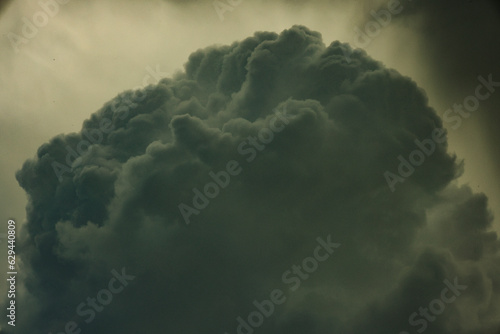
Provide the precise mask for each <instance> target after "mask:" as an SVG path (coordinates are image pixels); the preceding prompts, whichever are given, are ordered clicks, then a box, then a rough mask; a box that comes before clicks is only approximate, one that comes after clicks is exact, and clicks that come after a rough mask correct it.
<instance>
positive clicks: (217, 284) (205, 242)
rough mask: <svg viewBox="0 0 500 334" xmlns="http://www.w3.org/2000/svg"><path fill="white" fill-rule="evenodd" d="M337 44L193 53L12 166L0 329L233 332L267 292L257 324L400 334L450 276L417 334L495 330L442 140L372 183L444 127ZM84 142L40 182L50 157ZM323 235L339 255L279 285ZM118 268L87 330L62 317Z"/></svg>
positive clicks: (265, 43) (396, 79)
mask: <svg viewBox="0 0 500 334" xmlns="http://www.w3.org/2000/svg"><path fill="white" fill-rule="evenodd" d="M343 48H349V46H348V45H346V44H341V43H339V42H334V43H332V44H331V45H330V46H328V47H327V46H325V45H324V44H323V42H322V39H321V35H320V34H319V33H318V32H314V31H310V30H309V29H307V28H305V27H302V26H295V27H292V28H291V29H288V30H285V31H283V32H282V33H281V34H279V35H278V34H275V33H268V32H258V33H255V35H254V36H252V37H249V38H247V39H245V40H243V41H241V42H235V43H233V44H232V45H230V46H219V47H209V48H205V49H201V50H198V51H196V52H195V53H193V54H192V55H191V56H190V57H189V60H188V62H187V63H186V65H185V72H184V73H179V74H178V75H177V76H175V77H174V78H165V79H163V80H162V81H161V82H160V83H159V84H157V85H154V86H149V87H147V88H145V89H143V90H140V91H128V92H124V93H122V94H121V95H119V96H118V97H116V98H115V99H114V100H112V101H110V102H109V103H107V104H106V105H105V106H103V108H102V109H100V110H99V111H98V112H96V113H95V114H93V115H92V116H91V117H90V119H89V120H87V121H86V122H85V123H84V124H83V128H82V131H81V132H80V133H73V134H69V135H61V136H58V137H56V138H54V139H52V140H51V141H50V142H49V143H46V144H44V145H42V146H41V147H40V148H39V150H38V152H37V156H36V158H35V159H33V160H28V161H27V162H26V163H25V164H24V165H23V167H22V169H21V170H20V171H19V172H18V173H17V179H18V181H19V184H20V185H21V186H22V187H23V188H24V189H25V191H26V192H27V193H28V195H29V205H28V210H27V217H28V218H27V220H28V221H27V224H26V228H25V229H24V230H23V232H22V234H21V236H20V242H21V245H20V247H19V250H20V258H21V259H22V270H21V271H20V272H21V273H22V274H21V275H22V276H19V277H20V278H22V279H23V282H24V285H25V287H26V292H25V293H23V294H22V295H20V296H19V297H18V307H19V309H20V310H19V312H18V319H17V323H16V331H17V332H20V333H33V334H38V333H47V332H49V331H52V332H54V333H56V332H57V333H58V332H60V331H63V329H64V326H65V324H66V323H67V322H68V321H75V322H77V323H78V324H79V326H80V327H81V328H82V329H83V330H84V331H87V332H92V333H110V332H113V333H114V332H116V333H137V332H152V333H156V332H158V333H164V332H167V333H170V332H172V333H177V332H179V333H180V332H182V333H200V332H204V333H214V334H215V333H217V334H220V333H224V332H227V333H230V334H232V333H235V332H236V328H237V325H238V323H237V320H236V319H237V317H239V316H241V317H243V318H246V317H247V316H248V314H249V313H250V312H252V311H254V310H255V308H254V306H253V305H252V302H253V301H254V300H258V301H261V300H263V299H268V298H269V295H270V292H271V291H272V290H273V289H282V290H283V291H284V292H285V294H286V298H287V301H286V303H284V304H283V305H277V306H276V312H274V314H273V315H272V316H270V317H269V318H267V319H266V320H265V322H264V325H263V326H262V327H261V328H259V329H258V330H259V331H260V332H261V333H303V332H308V333H318V334H319V333H331V332H340V333H348V334H349V333H352V334H354V333H366V332H372V333H389V332H394V333H399V331H403V330H408V329H409V324H408V317H409V316H410V314H412V313H413V312H415V311H418V309H419V307H420V306H423V305H426V304H428V303H429V302H431V301H432V300H433V299H435V298H439V294H440V292H441V290H442V289H443V284H444V283H443V280H446V279H447V280H449V281H453V280H454V279H455V278H458V280H459V282H460V283H461V284H466V285H467V291H466V292H464V293H463V296H461V297H460V298H457V300H456V301H455V302H454V303H452V304H449V305H448V306H447V309H446V311H445V312H444V313H443V314H441V315H440V316H439V318H438V320H436V321H435V322H434V323H429V328H428V329H427V333H440V334H447V333H450V334H451V333H453V334H456V333H467V334H472V333H483V334H489V333H491V334H493V333H495V330H497V331H498V329H499V328H500V321H499V320H498V318H496V317H497V314H498V309H499V306H500V303H499V302H500V299H499V295H500V278H499V277H500V276H499V275H498V273H499V269H500V262H499V258H498V240H497V237H496V235H495V234H494V233H493V232H491V231H490V227H491V222H492V217H491V215H490V214H489V212H488V209H487V199H486V197H485V196H484V195H481V194H474V193H472V192H471V190H470V189H469V188H467V187H463V188H456V187H455V186H454V185H453V183H452V181H453V180H454V179H455V178H456V177H457V176H458V175H459V174H460V170H461V166H460V164H459V163H457V161H456V158H455V157H454V156H451V155H450V154H449V153H448V152H447V145H446V143H443V144H438V145H436V150H435V152H434V153H433V154H432V155H430V156H429V157H428V158H427V160H426V161H425V163H424V164H423V165H422V166H420V167H418V168H417V169H416V171H415V173H414V174H413V175H412V176H411V177H409V178H408V179H407V180H406V181H405V182H404V183H402V184H398V186H397V189H396V191H395V192H392V191H391V190H390V189H389V187H388V185H387V183H386V180H385V178H384V172H385V171H387V170H392V171H394V170H396V169H397V167H398V163H399V162H398V160H397V157H398V155H407V154H409V153H410V152H412V151H413V150H415V148H416V147H415V144H414V141H415V139H420V140H423V139H426V138H429V137H430V136H431V133H432V131H433V130H434V129H435V128H442V121H441V119H440V118H439V117H438V116H437V114H436V112H435V111H434V110H433V109H432V108H431V107H430V106H429V105H428V102H427V98H426V96H425V93H424V92H423V91H422V90H421V89H420V88H419V87H418V86H417V85H416V84H415V82H413V81H412V80H411V79H409V78H407V77H404V76H402V75H400V74H399V73H397V72H396V71H394V70H390V69H387V68H385V67H384V66H383V65H382V64H381V63H380V62H377V61H375V60H373V59H371V58H370V57H369V56H368V55H367V54H366V53H365V52H363V51H359V52H354V53H353V54H352V56H351V61H350V62H347V61H346V59H345V57H344V51H345V50H344V51H343ZM276 110H278V111H281V112H286V113H287V114H288V115H289V116H290V117H289V118H287V119H286V121H283V120H282V121H281V122H282V123H281V125H283V126H284V129H283V130H282V131H280V132H276V133H274V138H273V140H271V141H270V142H269V143H267V144H266V145H263V143H262V142H259V143H258V145H259V146H255V147H254V148H253V151H254V152H255V159H254V160H252V161H251V162H248V161H247V160H251V159H250V156H251V153H250V151H251V150H248V151H246V153H244V154H240V153H239V151H241V149H239V147H240V148H241V146H240V145H242V143H245V142H246V143H247V146H246V148H247V149H249V148H252V145H251V144H248V143H249V140H250V139H249V137H254V136H257V138H258V135H259V133H263V131H265V130H263V129H266V128H268V127H269V126H270V124H271V123H272V122H273V118H275V117H276V114H275V111H276ZM106 120H110V121H111V122H112V125H111V126H110V125H107V126H104V127H103V126H102V124H106ZM103 122H104V123H103ZM100 128H101V129H106V130H108V129H112V130H110V131H99V129H100ZM98 133H99V134H100V135H101V136H102V137H99V135H98ZM89 136H93V137H92V138H94V141H95V142H96V144H94V145H92V146H91V147H90V148H88V149H82V153H83V154H82V156H81V157H79V158H78V159H77V160H76V161H74V162H73V165H72V168H71V172H68V173H64V174H63V175H62V176H61V177H60V178H58V176H57V175H56V173H55V172H54V162H58V163H60V164H64V162H65V160H66V156H67V154H68V148H67V147H70V149H73V150H77V149H78V145H79V144H81V143H82V141H83V140H90V139H89ZM262 146H263V148H262ZM244 147H245V146H244ZM258 147H261V148H260V149H259V148H258ZM232 160H235V161H237V162H238V163H239V166H240V167H241V169H242V171H241V173H240V174H239V175H237V176H232V177H231V180H230V184H229V185H228V186H227V187H226V188H224V189H221V190H220V194H219V195H218V196H217V197H215V198H214V199H210V203H209V205H208V206H207V207H206V208H204V209H203V210H200V212H199V214H197V215H193V216H191V217H190V218H191V223H190V224H189V225H186V224H184V222H183V217H182V215H181V212H180V211H179V207H178V205H179V204H180V203H185V204H187V205H190V206H191V205H192V201H193V196H194V193H193V188H197V189H203V187H204V185H205V184H206V183H207V182H209V181H211V176H209V173H210V172H215V173H217V172H219V171H221V170H225V169H226V168H227V167H226V166H227V163H228V162H229V161H232ZM328 235H331V240H332V241H333V242H337V243H341V247H340V248H338V250H337V251H336V252H335V253H334V254H333V255H332V256H331V258H329V259H328V260H327V261H325V262H322V263H320V265H319V268H318V270H317V271H315V272H314V273H312V274H311V277H309V278H308V279H304V280H303V282H301V287H300V288H299V289H297V291H295V292H292V291H291V290H290V285H289V284H286V283H284V282H283V281H282V273H284V272H285V271H286V270H288V269H289V268H291V266H292V265H294V264H300V263H301V262H302V261H303V259H304V258H306V257H308V256H310V255H311V254H312V250H313V249H314V248H315V247H316V243H317V241H316V239H317V238H318V237H321V238H325V239H326V238H327V236H328ZM121 268H126V271H127V273H129V274H130V275H134V276H135V277H136V278H135V280H134V281H132V282H131V283H130V284H129V285H128V286H127V287H126V288H125V290H124V291H123V292H121V293H120V294H119V295H116V296H115V297H114V300H113V301H112V303H111V304H110V305H108V306H106V307H105V310H104V311H102V312H101V313H97V316H96V318H95V319H94V320H93V321H92V322H91V323H89V324H86V323H85V321H84V320H85V318H82V317H80V316H79V315H77V313H76V311H75V309H76V308H77V306H78V305H79V304H80V303H81V302H84V301H85V300H86V298H87V297H91V296H96V294H97V293H98V291H100V289H102V288H103V287H106V286H107V284H108V282H109V280H110V278H111V277H112V274H111V270H112V269H116V270H117V271H120V270H121ZM5 322H6V320H5V319H3V321H2V326H3V327H4V330H3V332H4V333H10V332H13V331H10V332H9V331H8V330H7V329H5V328H7V326H6V324H5ZM410 331H411V332H412V333H413V332H415V331H414V329H413V330H412V329H410Z"/></svg>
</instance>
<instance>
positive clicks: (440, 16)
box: [367, 0, 500, 169]
mask: <svg viewBox="0 0 500 334" xmlns="http://www.w3.org/2000/svg"><path fill="white" fill-rule="evenodd" d="M401 3H402V5H403V7H404V10H403V12H402V13H401V14H399V15H397V16H394V17H393V19H394V20H395V21H400V22H401V23H403V24H404V26H406V27H410V28H411V29H412V31H413V32H416V33H417V34H419V35H420V36H422V37H423V38H424V41H425V44H424V45H423V47H422V48H421V51H422V55H423V56H424V57H423V59H424V61H425V63H426V66H427V67H428V68H429V69H430V70H431V71H432V72H433V73H436V75H434V76H433V80H434V82H435V86H436V87H439V88H438V89H439V92H440V94H441V96H443V97H444V98H445V99H446V100H447V101H448V102H449V104H450V107H451V106H452V105H453V104H454V103H462V99H463V98H465V97H466V96H468V95H471V93H472V90H473V89H474V88H475V86H476V82H477V77H478V76H480V75H482V76H486V75H488V74H492V75H493V78H494V81H495V82H500V68H499V66H498V59H499V58H500V43H498V41H499V40H500V3H499V2H498V1H497V0H470V1H468V0H463V1H452V0H439V1H434V0H419V1H406V0H405V1H401ZM368 13H369V11H367V15H368ZM367 19H373V18H371V17H368V18H367ZM499 105H500V95H499V94H492V96H491V97H490V98H489V99H488V100H486V101H484V102H482V103H481V109H480V110H481V112H480V113H478V115H477V116H476V115H475V117H477V118H478V119H480V124H481V129H482V130H483V131H484V133H483V134H484V135H485V136H486V137H487V138H488V142H489V143H491V150H490V153H491V156H492V157H493V159H494V161H495V166H498V167H500V155H499V154H498V150H497V149H496V147H497V145H496V143H498V142H499V141H500V135H499V132H498V129H497V124H500V116H499V113H498V112H496V110H497V109H498V106H499ZM483 134H481V135H483ZM497 169H498V168H497Z"/></svg>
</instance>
